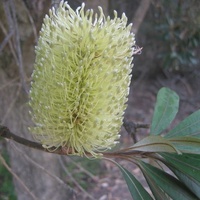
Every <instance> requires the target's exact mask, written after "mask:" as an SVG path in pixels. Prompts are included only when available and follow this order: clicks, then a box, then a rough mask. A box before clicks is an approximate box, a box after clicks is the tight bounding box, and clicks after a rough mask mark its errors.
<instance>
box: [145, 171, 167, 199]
mask: <svg viewBox="0 0 200 200" xmlns="http://www.w3.org/2000/svg"><path fill="white" fill-rule="evenodd" d="M143 174H144V177H145V179H146V181H147V183H148V185H149V188H150V189H151V191H152V193H153V195H154V197H155V199H157V200H160V199H162V200H170V197H169V196H168V195H167V194H166V193H165V192H164V191H163V190H161V189H160V187H159V186H158V185H157V184H156V183H155V181H154V180H153V179H152V178H151V177H149V176H148V174H146V173H145V171H143Z"/></svg>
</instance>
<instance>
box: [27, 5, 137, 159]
mask: <svg viewBox="0 0 200 200" xmlns="http://www.w3.org/2000/svg"><path fill="white" fill-rule="evenodd" d="M114 16H115V17H114V19H110V17H107V18H106V17H105V16H104V13H103V10H102V8H101V7H99V14H95V15H94V14H93V10H87V11H85V10H84V4H82V6H81V7H79V8H77V10H76V11H74V10H72V8H70V6H69V5H68V4H67V3H63V2H61V3H60V5H59V7H58V9H57V10H56V11H55V10H54V8H53V9H52V10H50V12H49V16H48V15H46V16H45V18H44V23H43V25H42V29H41V31H40V37H39V41H38V45H37V47H36V61H35V65H34V68H35V69H34V72H33V75H32V79H33V80H32V86H31V90H30V106H31V108H32V110H31V112H30V113H31V116H32V120H33V122H34V123H35V126H33V127H31V128H30V130H31V132H32V133H33V135H34V136H35V138H36V139H37V140H38V141H40V142H41V143H42V144H43V146H44V147H45V148H48V149H51V150H52V147H63V148H67V149H68V150H69V151H70V153H71V154H76V155H85V154H86V152H87V153H89V154H91V155H93V156H98V155H99V154H98V152H100V151H104V150H107V149H110V148H111V147H113V146H114V145H115V144H116V141H117V140H118V139H119V131H120V128H121V125H122V119H123V114H124V110H125V109H126V105H125V103H126V101H127V96H128V92H129V84H130V79H131V75H130V73H131V69H132V64H131V63H132V55H133V51H134V48H133V46H134V44H135V40H134V35H133V34H132V33H131V32H130V31H131V24H130V25H129V26H127V17H126V16H125V14H123V15H122V17H121V18H120V17H118V16H117V12H114Z"/></svg>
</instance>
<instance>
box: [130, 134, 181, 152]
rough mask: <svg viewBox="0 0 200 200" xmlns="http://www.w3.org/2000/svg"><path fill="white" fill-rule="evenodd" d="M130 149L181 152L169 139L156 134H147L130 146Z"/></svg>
mask: <svg viewBox="0 0 200 200" xmlns="http://www.w3.org/2000/svg"><path fill="white" fill-rule="evenodd" d="M130 149H131V150H138V151H145V152H171V153H181V152H180V151H178V150H177V149H176V148H175V147H174V146H173V144H172V143H170V141H168V140H166V139H165V138H163V137H161V136H159V135H157V136H153V135H151V136H148V137H146V138H144V139H142V140H140V141H139V142H137V143H136V144H134V145H133V146H132V147H130Z"/></svg>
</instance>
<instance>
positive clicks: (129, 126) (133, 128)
mask: <svg viewBox="0 0 200 200" xmlns="http://www.w3.org/2000/svg"><path fill="white" fill-rule="evenodd" d="M123 122H124V123H123V126H124V128H125V129H126V131H127V133H128V134H130V135H131V137H132V139H133V141H134V142H137V139H136V132H137V129H139V128H145V129H148V128H149V127H150V124H139V123H134V122H132V121H127V120H126V119H124V121H123Z"/></svg>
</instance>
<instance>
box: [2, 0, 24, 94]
mask: <svg viewBox="0 0 200 200" xmlns="http://www.w3.org/2000/svg"><path fill="white" fill-rule="evenodd" d="M3 3H4V10H5V13H6V17H7V21H8V25H9V31H10V32H14V34H13V36H14V43H15V49H16V55H17V64H18V67H19V74H20V79H21V83H22V86H23V88H24V90H25V92H26V93H28V87H27V84H26V81H25V72H24V66H23V59H22V51H21V45H20V36H19V29H18V23H17V20H16V19H17V17H16V10H15V5H14V2H13V0H7V1H3Z"/></svg>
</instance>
